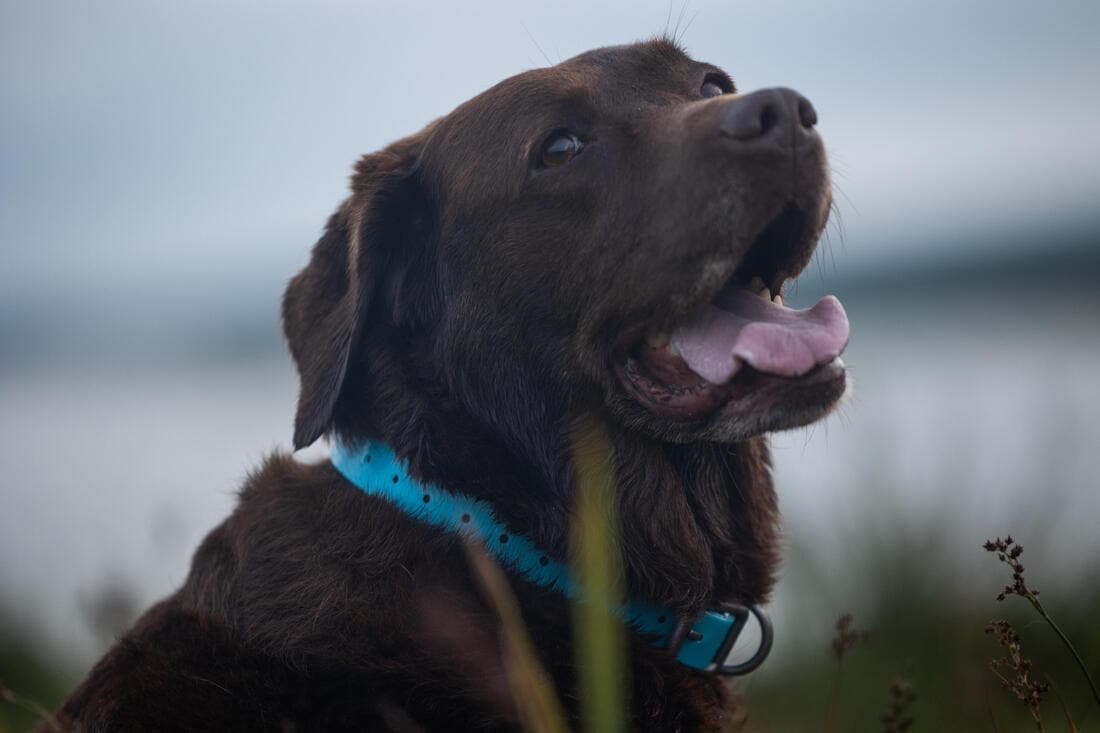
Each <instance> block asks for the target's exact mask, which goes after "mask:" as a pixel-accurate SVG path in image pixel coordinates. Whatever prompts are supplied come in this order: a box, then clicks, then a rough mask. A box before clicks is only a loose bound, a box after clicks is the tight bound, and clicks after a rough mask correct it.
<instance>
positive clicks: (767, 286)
mask: <svg viewBox="0 0 1100 733" xmlns="http://www.w3.org/2000/svg"><path fill="white" fill-rule="evenodd" d="M802 232H803V227H802V226H801V214H800V212H798V210H797V209H794V208H793V207H788V208H787V209H785V210H784V212H783V213H781V214H780V215H779V216H778V217H777V218H776V219H774V220H773V221H772V222H771V223H770V224H769V225H768V226H767V227H765V228H764V230H763V231H762V232H761V233H760V234H759V235H758V236H757V237H756V239H755V240H754V241H753V243H752V245H751V246H750V247H749V249H748V251H747V252H746V254H745V256H744V257H742V259H741V262H740V264H739V265H738V266H737V268H736V269H735V270H734V272H733V274H732V275H731V276H730V277H729V278H728V280H727V281H726V282H725V283H724V284H723V285H722V286H721V287H720V288H719V289H718V290H717V292H715V293H713V294H711V296H710V298H709V299H707V300H706V301H705V302H703V303H701V304H699V305H698V306H697V307H695V308H694V309H691V310H689V311H688V312H687V313H686V314H685V315H684V316H683V317H682V318H680V319H679V320H678V321H677V323H676V326H675V327H674V328H673V329H672V330H671V332H667V333H666V332H657V331H654V332H651V333H649V334H648V335H647V336H646V337H645V339H644V341H643V342H642V343H639V344H637V345H636V347H635V348H634V349H632V350H630V352H629V353H627V354H626V355H625V358H624V359H623V361H621V362H620V363H619V364H618V368H617V372H618V374H619V378H620V381H621V382H622V383H623V384H624V386H625V387H626V389H627V391H628V393H630V394H631V395H632V396H633V397H634V398H635V400H637V401H638V402H639V403H641V404H642V405H643V406H644V407H646V408H647V409H649V410H650V411H651V412H653V413H656V414H658V415H661V416H663V417H667V418H678V419H683V420H697V419H699V418H702V417H707V416H709V415H710V414H712V413H717V412H719V411H720V412H721V413H722V414H723V415H728V416H744V417H753V418H756V419H757V420H760V421H763V422H766V423H768V424H769V425H772V426H773V427H774V428H775V429H778V428H779V427H793V426H794V425H796V424H804V423H805V422H808V421H809V420H812V419H816V417H818V416H820V415H821V414H822V413H823V412H824V411H825V410H827V409H828V407H830V406H831V405H832V404H833V403H835V402H836V400H837V399H839V398H840V396H841V395H842V394H843V391H844V381H845V372H844V366H843V363H842V362H841V361H840V354H841V352H843V351H844V348H845V346H847V344H848V317H847V315H846V314H845V312H844V308H843V306H841V304H840V301H839V300H837V299H836V298H835V297H833V296H831V295H829V296H826V297H824V298H822V299H821V300H820V301H818V303H817V304H816V305H814V306H813V307H812V308H808V309H805V310H795V309H792V308H788V307H786V306H785V305H784V304H783V297H782V291H783V286H784V284H785V282H786V281H787V280H788V279H790V278H793V277H795V276H797V275H798V274H799V272H801V270H802V268H803V267H805V264H806V262H807V261H808V259H809V254H810V253H811V252H812V250H813V247H814V242H813V241H812V240H807V239H805V238H804V236H801V233H802ZM777 413H782V414H781V415H780V416H779V418H778V422H779V423H784V424H782V425H779V424H777V419H776V414H777ZM769 415H770V416H771V417H770V418H769ZM783 415H785V416H786V417H785V419H784V417H783Z"/></svg>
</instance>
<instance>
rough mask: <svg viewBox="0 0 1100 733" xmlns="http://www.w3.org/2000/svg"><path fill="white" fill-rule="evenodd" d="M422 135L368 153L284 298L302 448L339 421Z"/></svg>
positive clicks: (398, 230) (401, 223) (401, 221)
mask: <svg viewBox="0 0 1100 733" xmlns="http://www.w3.org/2000/svg"><path fill="white" fill-rule="evenodd" d="M419 150H420V141H419V138H406V139H405V140H402V141H400V142H397V143H394V144H393V145H391V146H390V147H388V148H386V149H385V150H382V151H380V152H378V153H372V154H370V155H366V156H364V157H363V158H362V159H360V161H359V162H358V164H357V165H356V168H355V174H354V176H353V177H352V186H351V188H352V194H351V196H350V197H349V198H348V199H347V200H346V201H344V203H343V204H342V205H341V206H340V208H339V209H338V210H337V211H336V213H335V214H333V215H332V216H331V217H330V218H329V221H328V224H327V226H326V227H325V232H324V235H323V236H322V237H321V239H320V240H319V241H318V242H317V244H316V245H314V247H313V253H312V255H311V257H310V261H309V264H308V265H306V267H305V268H304V269H303V270H302V271H301V272H299V273H298V274H297V275H295V276H294V278H293V279H292V280H291V281H290V284H289V285H288V286H287V289H286V294H285V295H284V296H283V331H284V333H285V334H286V340H287V344H288V345H289V346H290V353H291V355H292V356H293V357H294V361H295V363H296V364H297V366H298V374H299V376H300V378H301V389H300V392H299V394H298V411H297V414H296V415H295V418H294V447H295V448H296V449H297V448H303V447H305V446H307V445H309V444H310V443H312V442H313V441H315V440H316V439H317V438H319V437H320V436H321V435H322V434H323V433H324V432H325V431H326V430H328V428H329V427H330V425H331V423H332V416H333V410H334V408H335V406H336V401H337V398H338V397H339V396H340V388H341V387H342V385H343V383H344V376H345V373H346V371H347V368H348V360H349V358H350V356H351V353H352V350H353V349H354V348H355V344H356V340H357V338H358V335H359V333H360V331H361V329H362V326H363V321H364V319H365V318H366V316H367V313H368V310H369V309H370V307H371V303H372V301H373V300H374V298H375V297H376V295H377V294H378V291H379V289H380V285H381V284H382V282H383V279H384V278H385V274H386V270H387V268H388V266H389V262H390V258H391V254H392V249H393V247H394V246H395V244H396V242H397V241H399V240H400V239H401V236H402V232H403V231H404V228H405V227H406V226H407V223H408V217H409V211H408V210H407V209H408V207H409V205H410V204H409V200H410V197H409V195H408V189H409V187H410V186H411V185H412V183H411V181H412V179H413V176H414V169H415V167H416V165H417V160H418V156H419Z"/></svg>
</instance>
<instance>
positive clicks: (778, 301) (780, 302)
mask: <svg viewBox="0 0 1100 733" xmlns="http://www.w3.org/2000/svg"><path fill="white" fill-rule="evenodd" d="M772 302H773V303H775V304H776V305H778V306H782V305H783V296H782V295H777V296H775V297H774V298H772Z"/></svg>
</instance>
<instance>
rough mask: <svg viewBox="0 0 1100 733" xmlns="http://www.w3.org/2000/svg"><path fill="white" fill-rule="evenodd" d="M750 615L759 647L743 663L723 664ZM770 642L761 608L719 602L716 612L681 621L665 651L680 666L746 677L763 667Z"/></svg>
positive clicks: (768, 622) (771, 635) (768, 626)
mask: <svg viewBox="0 0 1100 733" xmlns="http://www.w3.org/2000/svg"><path fill="white" fill-rule="evenodd" d="M749 616H752V617H753V618H755V619H756V622H757V623H758V624H760V644H759V646H758V647H757V648H756V651H755V652H754V653H753V655H752V656H751V657H749V658H748V659H747V660H746V661H744V662H738V663H736V664H726V657H728V656H729V653H730V651H731V650H732V649H733V645H734V644H735V643H737V638H738V637H739V636H740V635H741V632H742V631H743V630H744V628H745V626H746V625H747V624H748V620H749ZM773 639H774V632H773V630H772V623H771V620H770V619H769V618H768V615H767V614H766V613H764V610H763V609H762V608H760V606H757V605H755V604H753V605H749V606H745V605H742V604H740V603H721V604H719V605H718V606H717V608H716V609H713V610H707V611H704V612H703V614H702V615H701V616H700V617H699V618H698V619H696V620H695V621H694V623H693V622H692V621H691V620H690V619H686V618H685V619H680V621H679V622H678V623H677V624H676V628H675V630H673V632H672V634H671V636H670V637H669V641H668V650H669V653H670V654H671V655H672V656H673V657H674V658H675V659H676V660H677V661H679V662H680V663H681V664H684V665H686V666H688V667H691V668H693V669H697V670H699V671H700V672H703V673H705V674H711V675H714V674H720V675H733V676H736V675H743V674H748V673H749V672H751V671H753V670H754V669H756V668H757V667H759V666H760V665H761V664H763V662H764V660H765V659H767V657H768V653H769V652H770V651H771V649H772V641H773Z"/></svg>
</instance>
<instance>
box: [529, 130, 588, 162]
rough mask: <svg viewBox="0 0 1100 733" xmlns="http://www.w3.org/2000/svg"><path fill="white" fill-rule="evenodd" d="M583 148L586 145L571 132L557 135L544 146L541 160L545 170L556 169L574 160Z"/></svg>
mask: <svg viewBox="0 0 1100 733" xmlns="http://www.w3.org/2000/svg"><path fill="white" fill-rule="evenodd" d="M582 147H584V145H583V144H582V143H581V141H580V140H578V139H577V136H576V135H574V134H572V133H569V132H559V133H555V134H554V135H553V136H552V137H551V138H550V139H549V140H547V141H546V144H545V145H543V147H542V156H541V157H540V158H539V160H540V162H541V163H542V165H543V167H544V168H556V167H557V166H559V165H565V164H566V163H568V162H569V161H571V160H573V158H575V157H576V156H577V153H579V152H581V148H582Z"/></svg>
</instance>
